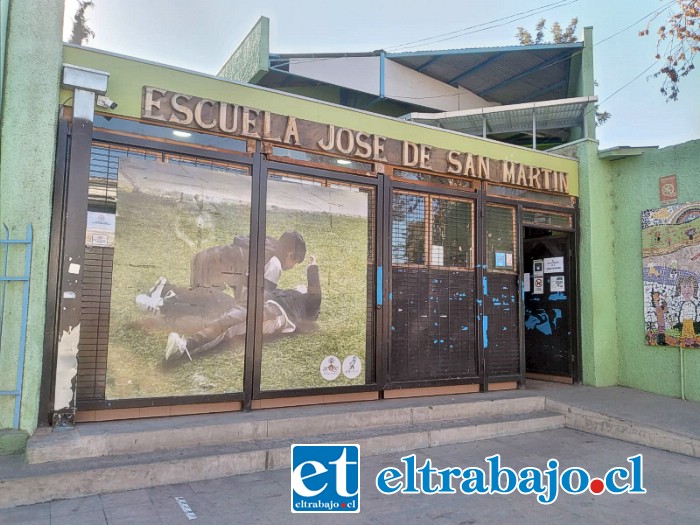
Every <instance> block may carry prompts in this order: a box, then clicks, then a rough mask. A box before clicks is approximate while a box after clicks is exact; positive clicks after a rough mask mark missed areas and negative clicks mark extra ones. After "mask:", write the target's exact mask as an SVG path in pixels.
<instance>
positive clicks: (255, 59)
mask: <svg viewBox="0 0 700 525" xmlns="http://www.w3.org/2000/svg"><path fill="white" fill-rule="evenodd" d="M269 65H270V19H269V18H266V17H264V16H261V17H260V19H259V20H258V22H257V23H256V24H255V26H253V29H251V30H250V32H249V33H248V34H247V35H246V37H245V38H244V39H243V41H242V42H241V44H240V45H239V46H238V48H236V50H235V51H234V52H233V53H232V54H231V57H230V58H229V59H228V60H227V61H226V64H224V66H223V67H222V68H221V71H219V73H218V76H220V77H223V78H227V79H229V80H237V81H239V82H251V83H254V82H257V81H258V80H260V78H261V77H262V76H264V75H265V73H266V72H267V71H268V70H269Z"/></svg>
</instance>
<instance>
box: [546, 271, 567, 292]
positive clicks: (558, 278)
mask: <svg viewBox="0 0 700 525" xmlns="http://www.w3.org/2000/svg"><path fill="white" fill-rule="evenodd" d="M549 289H550V290H551V291H552V292H565V291H566V284H565V283H564V276H563V275H553V276H552V277H550V279H549Z"/></svg>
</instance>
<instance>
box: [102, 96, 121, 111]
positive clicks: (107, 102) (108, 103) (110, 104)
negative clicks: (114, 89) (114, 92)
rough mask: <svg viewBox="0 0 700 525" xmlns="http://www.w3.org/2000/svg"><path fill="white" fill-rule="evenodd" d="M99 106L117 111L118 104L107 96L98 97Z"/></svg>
mask: <svg viewBox="0 0 700 525" xmlns="http://www.w3.org/2000/svg"><path fill="white" fill-rule="evenodd" d="M97 105H98V106H100V107H103V108H109V109H117V106H118V104H117V103H116V102H115V101H114V100H112V99H111V98H109V97H108V96H107V95H98V97H97Z"/></svg>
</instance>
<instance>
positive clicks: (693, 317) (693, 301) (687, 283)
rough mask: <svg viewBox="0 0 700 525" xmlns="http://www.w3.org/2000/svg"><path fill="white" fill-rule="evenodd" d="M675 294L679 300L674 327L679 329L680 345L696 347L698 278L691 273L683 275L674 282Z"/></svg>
mask: <svg viewBox="0 0 700 525" xmlns="http://www.w3.org/2000/svg"><path fill="white" fill-rule="evenodd" d="M676 295H677V296H680V298H681V300H680V303H679V305H678V324H676V325H675V326H674V328H680V330H681V346H684V347H693V348H694V347H697V346H699V345H698V344H697V343H696V342H695V323H696V322H697V320H698V301H697V295H698V280H697V278H696V277H695V276H694V275H693V274H687V275H683V276H682V277H680V278H679V279H678V282H677V283H676Z"/></svg>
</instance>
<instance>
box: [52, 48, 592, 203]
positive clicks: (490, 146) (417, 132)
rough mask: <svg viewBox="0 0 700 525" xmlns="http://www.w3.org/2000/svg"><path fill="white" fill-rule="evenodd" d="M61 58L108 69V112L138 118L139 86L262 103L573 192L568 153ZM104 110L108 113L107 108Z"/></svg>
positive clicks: (87, 58) (172, 72)
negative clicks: (553, 175) (489, 162)
mask: <svg viewBox="0 0 700 525" xmlns="http://www.w3.org/2000/svg"><path fill="white" fill-rule="evenodd" d="M63 59H64V62H65V63H67V64H74V65H78V66H83V67H88V68H92V69H97V70H101V71H106V72H108V73H110V78H109V88H108V94H109V97H110V98H111V99H113V100H115V101H116V102H118V104H119V106H118V107H117V109H116V110H115V111H113V112H111V113H114V114H116V115H123V116H128V117H136V118H140V117H141V96H142V89H143V86H153V87H157V88H163V89H167V90H169V91H176V92H178V93H184V94H187V95H195V96H198V97H204V98H209V99H212V100H218V101H223V102H229V103H231V104H239V105H243V106H248V107H252V108H256V109H264V110H267V111H271V112H273V113H278V114H280V115H293V116H295V117H297V118H300V119H305V120H310V121H313V122H320V123H323V124H334V125H336V126H340V127H345V128H350V129H353V130H357V131H364V132H367V133H370V134H377V135H382V136H385V137H390V138H393V139H397V140H409V141H411V142H416V143H421V144H426V145H430V146H433V147H439V148H444V149H453V150H457V151H460V152H468V153H472V154H474V155H480V156H485V157H490V158H492V159H496V160H508V161H514V162H518V163H521V164H526V165H531V166H537V167H540V168H546V169H551V170H555V171H563V172H566V173H568V180H569V192H570V193H571V194H572V195H576V196H577V195H578V191H579V189H578V162H577V161H575V160H572V159H567V158H563V157H558V156H555V155H551V154H547V153H543V152H538V151H534V150H531V149H528V148H523V147H519V146H512V145H509V144H504V143H501V142H496V141H492V140H485V139H481V138H478V137H469V136H466V135H461V134H458V133H451V132H448V131H444V130H439V129H437V128H433V127H429V126H422V125H418V124H413V123H409V122H404V121H401V120H398V119H394V118H390V117H383V116H380V115H375V114H371V113H368V112H363V111H357V110H354V109H350V108H344V107H341V106H336V105H333V104H328V103H325V102H318V101H314V100H310V99H305V98H301V97H297V96H293V95H288V94H285V93H280V92H277V91H272V90H269V89H265V88H260V87H256V86H251V85H246V84H240V83H236V82H231V81H228V80H223V79H218V78H215V77H211V76H207V75H203V74H198V73H194V72H187V71H183V70H179V69H175V68H172V67H168V66H164V65H159V64H154V63H148V62H144V61H140V60H136V59H129V58H126V57H120V56H115V55H112V54H109V53H105V52H102V51H95V50H89V49H85V48H79V47H73V46H64V48H63ZM70 96H71V95H70V93H69V92H68V91H65V90H64V91H63V92H62V93H61V101H64V100H66V99H68V98H69V97H70ZM100 109H101V108H100ZM101 110H102V109H101ZM106 112H107V113H110V111H106Z"/></svg>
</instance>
